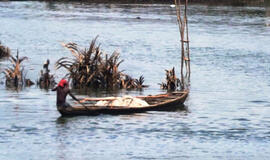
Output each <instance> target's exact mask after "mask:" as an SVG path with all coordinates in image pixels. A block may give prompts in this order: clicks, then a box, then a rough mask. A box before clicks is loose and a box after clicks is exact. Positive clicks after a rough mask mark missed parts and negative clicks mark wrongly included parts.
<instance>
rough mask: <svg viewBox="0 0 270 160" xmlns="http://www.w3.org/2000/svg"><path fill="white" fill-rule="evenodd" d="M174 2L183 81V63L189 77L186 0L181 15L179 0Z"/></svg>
mask: <svg viewBox="0 0 270 160" xmlns="http://www.w3.org/2000/svg"><path fill="white" fill-rule="evenodd" d="M174 3H175V8H176V15H177V22H178V26H179V33H180V38H181V78H182V81H183V80H184V79H183V72H184V63H185V71H186V75H188V77H190V56H189V36H188V20H187V6H188V0H186V2H185V4H184V5H185V8H184V14H183V16H182V15H181V0H174Z"/></svg>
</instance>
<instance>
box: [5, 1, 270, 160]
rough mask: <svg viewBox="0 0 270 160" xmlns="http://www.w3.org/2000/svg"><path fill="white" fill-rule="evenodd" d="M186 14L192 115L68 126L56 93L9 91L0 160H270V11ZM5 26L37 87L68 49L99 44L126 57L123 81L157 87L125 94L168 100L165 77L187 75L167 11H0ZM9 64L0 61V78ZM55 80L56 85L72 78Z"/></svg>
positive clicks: (59, 7)
mask: <svg viewBox="0 0 270 160" xmlns="http://www.w3.org/2000/svg"><path fill="white" fill-rule="evenodd" d="M188 10H189V22H190V23H189V30H190V41H191V42H190V47H191V69H192V73H191V88H190V95H189V98H188V99H187V101H186V103H185V108H180V109H179V110H177V111H173V112H147V113H140V114H133V115H118V116H111V115H99V116H95V117H87V116H81V117H73V118H63V117H60V114H59V113H58V112H57V110H56V106H55V92H51V91H46V90H42V89H39V88H38V87H36V86H33V87H30V88H24V89H22V90H17V91H16V90H13V89H8V88H6V87H5V85H4V84H3V83H1V84H0V117H1V118H0V159H1V160H6V159H7V160H10V159H15V160H19V159H41V160H43V159H44V160H45V159H46V160H47V159H57V160H62V159H63V160H69V159H70V160H72V159H78V160H84V159H269V158H270V149H269V148H270V45H269V44H270V8H268V7H267V6H261V7H252V6H249V7H236V6H216V5H211V6H206V5H199V4H193V5H190V6H189V9H188ZM137 17H140V18H137ZM0 24H1V25H0V40H1V41H2V43H3V44H5V45H7V46H9V47H10V48H11V49H12V52H13V53H14V54H15V53H16V50H17V49H18V50H19V52H20V54H21V55H22V56H28V57H29V59H28V61H26V62H25V63H24V66H25V69H26V70H27V71H28V73H27V76H28V77H29V78H31V79H32V80H35V79H37V77H38V75H39V70H40V69H41V67H42V64H43V62H44V61H45V60H46V59H47V58H49V59H50V60H51V64H54V63H55V62H56V61H57V60H58V59H59V58H61V57H63V56H71V54H70V52H69V51H67V50H66V49H64V48H63V47H62V46H61V45H60V43H61V42H70V41H72V42H76V43H77V44H79V45H80V46H82V47H87V45H88V44H89V42H90V41H91V40H92V39H93V38H94V37H95V36H96V35H99V38H98V42H99V43H101V48H102V49H103V50H105V51H106V52H107V53H112V52H113V51H114V50H118V51H120V52H121V58H122V59H124V60H125V61H124V62H123V64H122V65H121V66H120V68H121V69H123V70H125V73H128V74H130V75H132V76H134V77H139V76H140V75H142V74H143V75H144V76H145V84H148V85H150V87H149V88H147V89H144V90H143V91H123V92H122V93H123V94H131V95H148V94H157V93H162V92H163V91H161V90H160V89H159V86H158V85H157V83H160V82H161V81H162V80H163V79H164V77H165V71H164V69H170V68H172V67H173V66H175V67H177V69H178V68H179V61H180V60H179V57H180V56H179V55H180V54H179V51H180V49H179V43H178V42H179V33H178V27H177V22H176V16H175V10H174V8H171V7H170V6H169V5H168V4H162V5H161V4H155V5H152V4H143V5H142V4H141V5H136V4H130V5H127V4H85V3H53V2H0ZM7 64H8V62H7V61H4V60H2V61H0V70H1V71H2V70H3V69H4V68H5V66H6V65H7ZM51 71H52V72H53V73H55V74H56V77H57V80H59V79H60V78H61V77H62V76H63V75H64V73H65V72H64V71H56V70H55V69H54V68H53V66H51ZM178 72H179V70H178ZM0 77H1V82H4V75H3V74H1V76H0ZM74 92H75V91H74ZM75 93H77V92H75ZM88 94H89V95H98V94H99V95H100V93H95V92H90V93H88ZM104 94H105V93H102V94H101V96H102V95H104ZM77 95H78V96H83V95H79V93H77ZM69 100H70V99H69Z"/></svg>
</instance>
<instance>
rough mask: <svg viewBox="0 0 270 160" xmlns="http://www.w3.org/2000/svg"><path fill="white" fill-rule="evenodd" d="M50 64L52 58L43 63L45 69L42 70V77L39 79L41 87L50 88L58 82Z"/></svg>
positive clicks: (38, 82)
mask: <svg viewBox="0 0 270 160" xmlns="http://www.w3.org/2000/svg"><path fill="white" fill-rule="evenodd" d="M49 65H50V60H49V59H47V61H46V62H45V63H44V64H43V70H41V71H40V78H39V80H38V81H37V84H38V85H39V86H40V87H41V88H50V87H53V86H54V85H55V84H56V82H55V80H54V76H53V75H51V74H50V70H49Z"/></svg>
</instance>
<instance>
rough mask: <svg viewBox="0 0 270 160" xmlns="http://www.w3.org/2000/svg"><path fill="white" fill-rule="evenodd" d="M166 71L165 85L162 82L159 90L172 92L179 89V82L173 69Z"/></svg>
mask: <svg viewBox="0 0 270 160" xmlns="http://www.w3.org/2000/svg"><path fill="white" fill-rule="evenodd" d="M165 71H166V83H164V82H162V83H161V84H160V83H159V85H160V88H161V89H166V90H169V91H174V90H176V89H177V88H178V87H180V86H181V85H180V80H179V79H178V78H176V75H175V70H174V67H173V68H172V69H171V70H165Z"/></svg>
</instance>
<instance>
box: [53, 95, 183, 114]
mask: <svg viewBox="0 0 270 160" xmlns="http://www.w3.org/2000/svg"><path fill="white" fill-rule="evenodd" d="M187 96H188V92H181V95H179V97H177V98H173V99H169V100H167V101H164V102H160V103H157V104H153V105H150V106H147V107H117V106H114V107H109V106H101V107H97V106H87V108H86V107H82V106H73V107H68V108H64V107H57V110H58V111H59V113H60V114H61V115H62V116H78V115H92V116H94V115H99V114H111V115H119V114H133V113H141V112H147V111H170V110H175V109H177V108H180V107H182V108H183V106H184V105H183V104H184V102H185V100H186V98H187Z"/></svg>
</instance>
